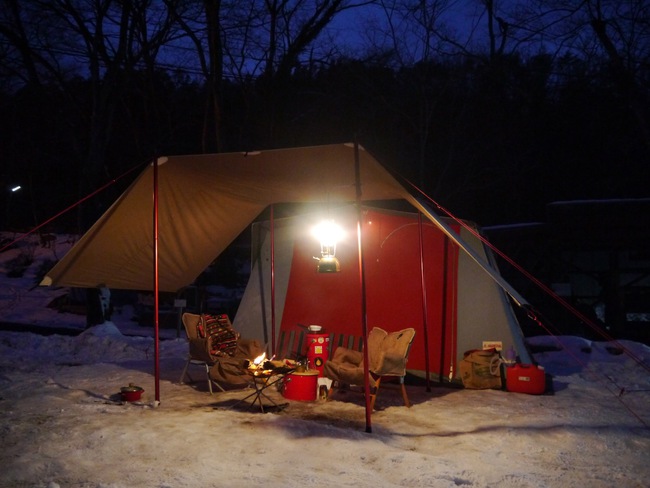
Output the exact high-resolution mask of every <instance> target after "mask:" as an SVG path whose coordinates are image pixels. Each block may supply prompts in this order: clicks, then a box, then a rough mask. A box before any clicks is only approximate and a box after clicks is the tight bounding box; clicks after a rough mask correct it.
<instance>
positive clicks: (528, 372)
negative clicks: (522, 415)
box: [506, 364, 546, 395]
mask: <svg viewBox="0 0 650 488" xmlns="http://www.w3.org/2000/svg"><path fill="white" fill-rule="evenodd" d="M506 389H507V390H508V391H513V392H516V393H529V394H531V395H541V394H542V393H544V392H545V391H546V373H545V371H544V368H541V367H539V366H536V365H534V364H515V365H514V366H509V367H507V368H506Z"/></svg>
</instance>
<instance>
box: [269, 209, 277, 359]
mask: <svg viewBox="0 0 650 488" xmlns="http://www.w3.org/2000/svg"><path fill="white" fill-rule="evenodd" d="M270 218H271V354H272V355H275V354H276V350H275V220H274V214H273V204H271V217H270Z"/></svg>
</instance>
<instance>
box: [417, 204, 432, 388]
mask: <svg viewBox="0 0 650 488" xmlns="http://www.w3.org/2000/svg"><path fill="white" fill-rule="evenodd" d="M418 237H419V239H418V247H419V249H418V250H419V252H420V290H421V292H422V332H423V334H424V337H423V340H424V373H425V378H426V391H428V392H429V391H431V375H430V372H431V367H430V365H429V318H428V317H429V311H428V307H427V283H426V279H425V274H424V226H423V224H422V213H421V212H418Z"/></svg>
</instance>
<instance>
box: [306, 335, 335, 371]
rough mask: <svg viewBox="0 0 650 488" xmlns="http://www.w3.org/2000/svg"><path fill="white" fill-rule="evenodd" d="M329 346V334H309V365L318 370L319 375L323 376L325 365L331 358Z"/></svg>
mask: <svg viewBox="0 0 650 488" xmlns="http://www.w3.org/2000/svg"><path fill="white" fill-rule="evenodd" d="M329 347H330V336H329V334H307V359H308V360H309V367H310V368H311V369H316V370H318V376H323V367H324V366H325V362H326V361H327V359H328V358H329Z"/></svg>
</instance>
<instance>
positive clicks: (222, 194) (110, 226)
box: [41, 144, 411, 292]
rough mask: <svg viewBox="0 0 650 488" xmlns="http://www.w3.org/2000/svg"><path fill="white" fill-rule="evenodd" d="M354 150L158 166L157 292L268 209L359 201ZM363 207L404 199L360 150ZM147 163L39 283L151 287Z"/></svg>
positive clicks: (181, 279)
mask: <svg viewBox="0 0 650 488" xmlns="http://www.w3.org/2000/svg"><path fill="white" fill-rule="evenodd" d="M354 151H355V148H354V145H353V144H335V145H327V146H315V147H303V148H292V149H278V150H269V151H256V152H250V153H223V154H207V155H190V156H169V157H162V158H159V159H158V195H159V204H158V209H159V210H158V218H159V234H158V251H159V288H160V291H170V292H175V291H177V290H179V289H180V288H182V287H184V286H187V285H189V284H191V283H192V282H193V281H194V279H195V278H196V277H197V276H198V275H199V274H200V273H201V272H202V271H203V270H204V269H205V268H206V267H207V266H208V265H209V264H210V262H212V261H213V260H214V258H215V257H216V256H218V255H219V254H220V253H221V252H222V251H223V250H224V249H225V248H226V247H227V246H228V245H229V244H230V243H231V242H232V241H233V240H234V239H235V238H236V237H237V236H238V235H239V234H240V233H241V232H242V231H243V230H244V229H245V228H246V227H247V226H249V225H250V223H251V222H252V221H253V220H254V219H255V218H256V217H257V216H258V215H259V214H260V213H261V212H262V211H263V210H264V209H265V208H267V207H268V205H270V204H274V203H284V202H304V203H316V202H327V203H330V204H332V203H338V202H353V201H355V199H356V186H355V154H354ZM359 162H360V170H361V171H360V177H361V178H360V180H361V185H362V199H363V200H391V199H407V200H410V199H411V197H410V195H409V194H408V192H407V191H406V190H405V189H404V188H403V187H402V186H401V185H400V184H399V183H398V182H397V181H396V180H395V179H394V178H393V177H392V176H391V175H390V174H389V173H388V172H387V171H386V170H385V169H384V168H383V167H382V166H381V165H380V164H379V163H378V162H377V161H376V160H375V159H374V158H373V157H372V156H371V155H370V154H369V153H368V152H367V151H365V150H364V149H363V148H361V147H360V148H359ZM153 179H154V178H153V165H149V167H147V168H146V169H145V170H144V171H143V172H142V174H141V175H140V176H139V177H138V178H137V180H136V181H135V182H134V183H133V184H132V185H131V186H130V187H129V188H128V189H127V190H126V191H125V192H124V193H123V194H122V196H121V197H120V198H119V199H118V200H117V201H116V202H115V204H114V205H113V206H112V207H111V208H109V209H108V211H106V213H105V214H104V215H103V216H102V217H101V218H100V219H99V220H98V221H97V222H96V223H95V225H93V227H92V228H91V229H90V230H89V231H88V232H87V233H86V234H85V235H84V236H83V237H82V238H81V239H80V240H79V242H78V243H77V244H76V245H75V246H74V247H73V248H72V249H71V250H70V252H68V253H67V254H66V255H65V257H64V258H63V259H61V261H60V262H59V263H58V264H57V265H56V266H55V267H54V268H53V269H52V270H51V271H50V272H49V273H48V275H47V276H46V277H45V278H44V280H43V282H42V283H41V284H42V285H62V286H73V287H83V288H91V287H95V286H98V285H105V286H108V287H109V288H115V289H130V290H151V289H152V288H153V259H152V253H153V217H152V215H153V196H152V195H153Z"/></svg>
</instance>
